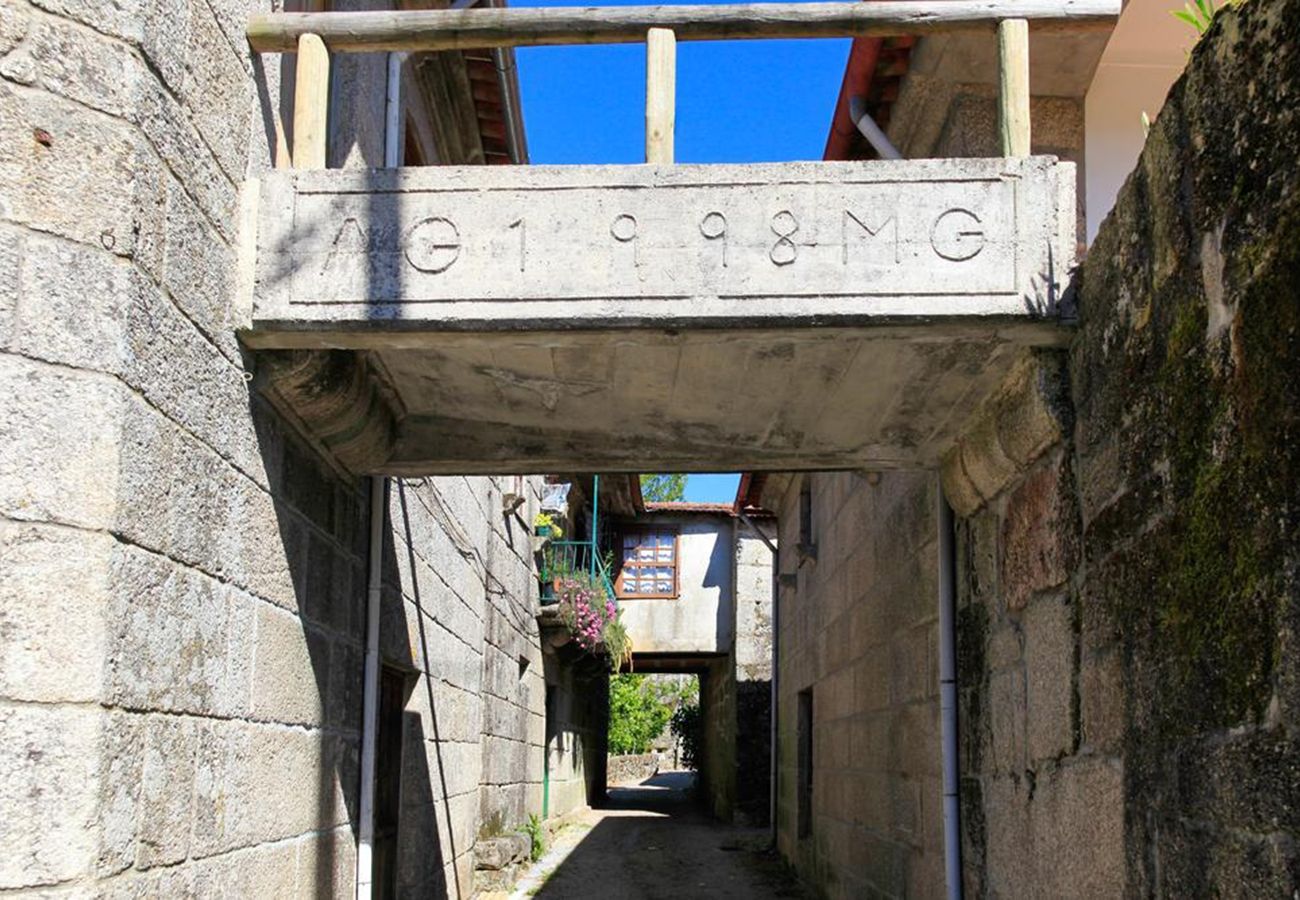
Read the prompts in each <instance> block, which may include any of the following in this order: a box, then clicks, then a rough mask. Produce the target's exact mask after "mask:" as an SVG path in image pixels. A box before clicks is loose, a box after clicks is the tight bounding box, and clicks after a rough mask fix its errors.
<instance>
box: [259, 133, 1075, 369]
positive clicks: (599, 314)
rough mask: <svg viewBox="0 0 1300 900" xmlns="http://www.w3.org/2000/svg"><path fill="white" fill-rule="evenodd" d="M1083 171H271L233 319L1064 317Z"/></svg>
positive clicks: (287, 340) (264, 343)
mask: <svg viewBox="0 0 1300 900" xmlns="http://www.w3.org/2000/svg"><path fill="white" fill-rule="evenodd" d="M1073 177H1074V170H1073V166H1070V165H1061V164H1058V163H1056V161H1055V160H1053V159H1050V158H1036V159H1028V160H923V161H915V162H888V163H885V162H881V163H868V164H860V163H846V164H838V163H782V164H775V165H773V164H767V165H747V166H673V167H665V168H652V167H641V166H633V167H628V166H589V167H588V166H583V167H545V166H530V167H527V168H520V169H511V168H496V167H493V168H483V167H468V168H455V167H441V168H436V169H406V170H386V171H321V172H292V173H290V172H284V173H274V174H269V175H267V176H265V177H263V178H262V180H261V184H260V188H259V212H258V217H257V230H256V233H255V234H247V235H243V236H241V237H242V239H243V240H244V241H246V242H247V244H246V250H249V251H250V252H253V253H255V255H256V282H255V284H254V286H253V291H254V294H253V297H252V298H251V300H252V308H251V310H250V311H249V315H250V319H249V321H248V322H247V323H246V326H245V327H247V328H248V329H249V330H248V332H247V333H246V335H245V338H246V340H248V341H249V342H250V343H251V344H252V345H254V346H259V347H284V346H297V347H304V346H316V347H320V346H340V345H343V346H347V345H353V346H356V345H361V344H363V343H365V342H364V341H362V340H361V339H360V338H357V337H354V338H352V339H351V340H349V339H348V338H347V337H342V339H341V340H340V336H334V337H330V338H314V337H313V336H312V335H311V332H313V331H318V332H319V331H334V332H341V333H342V335H352V334H355V333H358V332H379V333H380V334H382V333H384V332H387V331H398V332H412V331H443V330H452V329H460V330H466V329H478V330H483V329H494V328H500V329H505V330H512V331H513V330H519V329H522V328H533V329H537V328H548V327H555V326H556V325H557V324H558V325H560V326H561V327H564V328H574V327H588V328H590V327H606V328H627V327H633V326H645V325H648V326H652V327H655V326H658V327H681V326H684V325H694V326H698V325H702V324H713V325H725V324H731V325H739V326H744V327H754V326H758V325H768V326H772V325H779V324H783V323H787V322H807V321H809V320H820V321H827V320H830V319H841V320H849V321H857V322H864V321H883V322H888V321H902V322H907V321H918V320H925V319H928V318H930V317H938V316H968V317H983V316H1008V317H1034V316H1042V317H1054V316H1055V315H1056V313H1057V311H1058V302H1059V299H1060V298H1059V287H1060V285H1061V283H1062V278H1063V277H1064V275H1065V274H1066V273H1067V272H1068V269H1069V266H1070V263H1071V261H1072V259H1073V245H1074V240H1075V233H1074V222H1073V216H1074V193H1073ZM250 244H251V245H253V246H251V247H250V246H248V245H250ZM556 301H565V302H563V303H559V302H556ZM285 332H287V334H286V333H285ZM304 332H305V333H306V334H304ZM383 343H384V342H382V341H380V345H381V346H382V345H383ZM372 345H373V344H372Z"/></svg>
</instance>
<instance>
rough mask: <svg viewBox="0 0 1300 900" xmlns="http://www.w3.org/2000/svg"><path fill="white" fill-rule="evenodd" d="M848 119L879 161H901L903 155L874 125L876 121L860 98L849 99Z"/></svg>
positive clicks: (877, 126)
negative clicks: (874, 152)
mask: <svg viewBox="0 0 1300 900" xmlns="http://www.w3.org/2000/svg"><path fill="white" fill-rule="evenodd" d="M849 118H850V119H852V120H853V124H854V125H856V126H858V131H860V132H862V136H863V137H864V138H866V139H867V143H869V144H870V145H871V146H872V147H873V148H874V149H875V151H876V152H877V153H879V154H880V158H881V159H902V158H903V154H902V153H900V152H899V150H898V148H897V147H895V146H894V142H893V141H891V140H890V139H889V137H888V135H886V134H885V132H884V131H883V130H882V129H881V127H880V126H879V125H877V124H876V120H875V119H873V118H871V113H869V112H867V102H866V101H865V100H863V99H862V98H861V97H850V98H849Z"/></svg>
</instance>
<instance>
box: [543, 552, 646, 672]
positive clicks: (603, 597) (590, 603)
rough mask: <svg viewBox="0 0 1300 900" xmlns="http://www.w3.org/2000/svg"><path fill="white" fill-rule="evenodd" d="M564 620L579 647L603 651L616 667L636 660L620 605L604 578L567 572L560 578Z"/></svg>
mask: <svg viewBox="0 0 1300 900" xmlns="http://www.w3.org/2000/svg"><path fill="white" fill-rule="evenodd" d="M555 595H556V598H557V601H558V604H559V606H558V612H559V618H560V621H561V622H562V623H563V624H564V627H565V628H566V629H567V630H568V632H569V635H570V636H571V637H572V638H573V640H574V641H576V642H577V644H578V646H579V647H581V648H582V649H583V650H586V651H587V652H588V653H601V652H603V653H604V654H606V655H607V656H608V657H609V663H610V665H611V667H612V668H614V669H618V668H620V667H621V666H622V664H623V663H624V662H625V661H626V662H630V661H631V658H632V640H631V638H630V637H629V636H628V633H627V629H625V628H624V627H623V622H622V615H621V613H620V611H619V608H618V604H617V603H615V602H614V598H613V597H611V596H610V594H609V591H608V590H606V588H605V586H604V584H603V583H602V582H601V580H600V579H598V578H594V577H593V576H591V575H590V574H588V573H586V572H565V573H563V574H561V575H560V577H559V578H557V579H556V584H555Z"/></svg>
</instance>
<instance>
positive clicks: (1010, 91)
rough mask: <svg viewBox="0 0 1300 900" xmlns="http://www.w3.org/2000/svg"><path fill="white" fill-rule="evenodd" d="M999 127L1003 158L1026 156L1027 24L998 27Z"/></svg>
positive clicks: (1004, 23) (1018, 21)
mask: <svg viewBox="0 0 1300 900" xmlns="http://www.w3.org/2000/svg"><path fill="white" fill-rule="evenodd" d="M998 101H999V110H998V112H999V115H998V127H999V131H1000V132H1001V136H1002V155H1003V156H1028V155H1029V138H1030V133H1029V23H1028V22H1027V21H1026V20H1024V19H1003V20H1002V21H1001V22H999V23H998Z"/></svg>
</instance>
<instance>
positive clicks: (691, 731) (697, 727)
mask: <svg viewBox="0 0 1300 900" xmlns="http://www.w3.org/2000/svg"><path fill="white" fill-rule="evenodd" d="M672 729H673V734H675V735H676V736H677V739H678V740H679V741H681V742H682V762H683V763H684V764H685V766H686V768H688V769H694V770H696V771H697V772H698V771H699V769H700V756H701V753H700V749H701V747H702V746H703V743H704V732H703V730H702V721H701V719H700V705H699V704H698V703H683V704H682V705H681V706H679V707H677V711H676V712H674V713H673V718H672Z"/></svg>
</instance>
